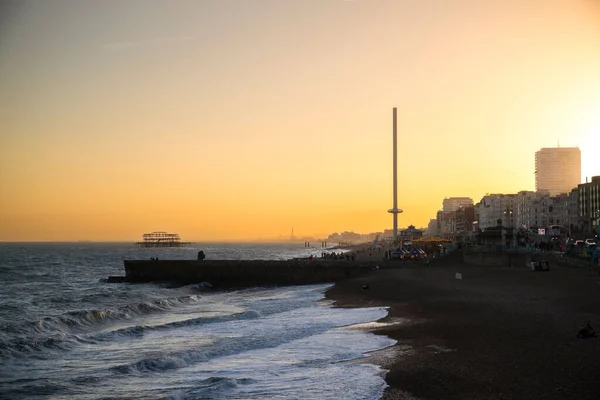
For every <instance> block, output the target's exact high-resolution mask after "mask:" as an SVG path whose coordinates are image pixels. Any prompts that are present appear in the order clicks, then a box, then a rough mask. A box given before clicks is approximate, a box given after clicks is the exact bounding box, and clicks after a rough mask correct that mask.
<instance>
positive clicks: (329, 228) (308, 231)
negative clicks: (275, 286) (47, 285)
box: [0, 0, 600, 241]
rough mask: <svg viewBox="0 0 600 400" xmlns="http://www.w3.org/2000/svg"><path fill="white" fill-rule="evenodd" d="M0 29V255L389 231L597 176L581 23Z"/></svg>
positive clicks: (280, 18) (288, 10)
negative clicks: (108, 244) (548, 176)
mask: <svg viewBox="0 0 600 400" xmlns="http://www.w3.org/2000/svg"><path fill="white" fill-rule="evenodd" d="M6 4H7V6H4V7H0V241H29V240H32V241H37V240H40V241H46V240H49V241H63V240H64V241H70V240H108V241H113V240H114V241H120V240H124V241H135V240H139V239H140V238H141V235H142V233H144V232H150V231H155V230H162V231H169V232H177V233H180V234H181V236H182V237H183V239H184V240H191V241H207V240H242V239H244V240H246V239H248V240H256V239H272V238H277V237H278V236H279V235H284V236H289V234H290V233H291V229H292V227H293V228H294V232H295V234H296V235H317V236H324V235H327V234H329V233H332V232H340V231H344V230H353V231H355V232H360V233H368V232H374V231H382V230H384V229H389V228H391V225H392V218H391V215H390V214H388V213H387V212H386V210H387V209H388V208H391V206H392V186H391V183H392V170H391V166H392V149H391V142H392V134H391V133H392V131H391V129H392V108H393V107H398V116H399V161H398V168H399V201H398V205H399V207H400V208H403V209H404V213H403V214H401V215H400V218H399V225H400V226H406V225H408V224H415V225H417V226H423V225H426V224H427V222H428V221H429V219H430V218H434V217H435V213H436V211H437V210H438V209H439V208H440V207H441V203H442V200H443V198H444V197H451V196H470V197H472V198H473V199H474V200H475V201H476V202H477V201H478V200H479V199H480V198H481V197H482V196H483V195H484V194H485V193H498V192H504V193H515V192H517V191H519V190H533V189H534V175H533V164H534V153H535V151H537V150H539V149H540V148H542V147H554V146H556V144H557V143H558V142H560V145H561V146H577V145H578V146H579V147H580V148H581V151H582V164H583V165H582V181H583V180H585V177H586V176H592V175H600V155H599V154H598V152H599V151H600V150H599V149H600V139H599V138H600V73H598V71H600V1H596V0H560V1H559V0H539V1H537V0H528V1H520V0H519V1H517V0H489V1H478V0H454V1H452V2H447V1H442V0H430V1H420V0H418V1H417V0H354V1H350V0H347V1H344V0H302V1H299V0H298V1H293V0H290V1H279V0H248V1H243V2H242V1H236V0H210V1H208V0H198V1H195V0H194V1H191V0H190V1H179V2H177V4H176V7H175V6H174V3H172V2H168V1H155V0H144V1H142V0H131V1H128V2H125V3H123V2H117V1H102V2H93V3H92V2H79V1H61V0H48V1H44V2H41V1H40V2H31V3H22V2H7V3H6Z"/></svg>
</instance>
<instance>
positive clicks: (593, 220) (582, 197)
mask: <svg viewBox="0 0 600 400" xmlns="http://www.w3.org/2000/svg"><path fill="white" fill-rule="evenodd" d="M577 189H578V191H579V222H580V225H581V228H582V230H583V231H584V232H590V233H594V234H597V232H598V225H599V224H600V175H599V176H594V177H592V181H591V182H586V183H582V184H580V185H578V187H577Z"/></svg>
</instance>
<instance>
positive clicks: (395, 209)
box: [388, 107, 402, 240]
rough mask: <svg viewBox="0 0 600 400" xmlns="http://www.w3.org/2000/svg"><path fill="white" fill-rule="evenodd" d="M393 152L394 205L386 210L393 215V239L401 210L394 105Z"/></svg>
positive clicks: (396, 234) (396, 236)
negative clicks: (399, 205) (399, 204)
mask: <svg viewBox="0 0 600 400" xmlns="http://www.w3.org/2000/svg"><path fill="white" fill-rule="evenodd" d="M393 114H394V117H393V121H394V122H393V124H394V127H393V138H394V140H393V143H394V144H393V147H394V149H393V152H394V157H393V159H394V166H393V170H392V171H393V178H392V179H393V181H394V207H393V208H390V209H389V210H388V212H389V213H390V214H392V215H393V216H394V240H395V239H397V238H398V214H400V213H401V212H402V210H401V209H399V208H398V149H397V138H396V135H397V132H396V130H397V122H396V107H394V111H393Z"/></svg>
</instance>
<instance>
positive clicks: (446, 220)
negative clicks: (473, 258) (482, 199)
mask: <svg viewBox="0 0 600 400" xmlns="http://www.w3.org/2000/svg"><path fill="white" fill-rule="evenodd" d="M474 220H475V210H474V206H473V199H471V198H470V197H450V198H445V199H444V200H443V201H442V209H441V210H439V211H438V212H437V215H436V219H435V220H431V221H430V222H429V226H428V228H427V232H428V234H429V235H432V233H435V235H438V236H441V237H443V238H447V239H457V238H461V239H464V238H466V237H467V236H469V235H470V234H471V233H472V231H473V221H474Z"/></svg>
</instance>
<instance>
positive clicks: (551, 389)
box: [327, 255, 600, 400]
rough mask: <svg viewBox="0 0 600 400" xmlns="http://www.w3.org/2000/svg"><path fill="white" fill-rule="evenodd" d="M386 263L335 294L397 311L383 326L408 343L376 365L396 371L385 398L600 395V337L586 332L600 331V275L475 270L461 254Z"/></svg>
mask: <svg viewBox="0 0 600 400" xmlns="http://www.w3.org/2000/svg"><path fill="white" fill-rule="evenodd" d="M372 256H373V255H372ZM374 261H375V260H374ZM380 265H382V267H383V268H382V269H380V270H378V271H374V272H372V273H371V274H370V275H369V276H368V277H365V278H357V279H351V280H346V281H343V282H340V283H337V284H336V285H335V286H333V287H332V288H331V289H330V290H329V291H328V292H327V297H328V298H329V299H331V300H334V301H335V302H336V305H337V306H340V307H366V306H388V307H389V315H388V317H386V318H385V319H384V320H382V321H381V322H384V323H388V325H382V326H380V327H378V328H376V329H374V330H373V331H374V332H375V333H378V334H384V335H387V336H389V337H391V338H393V339H395V340H397V341H398V343H397V345H395V346H393V347H392V348H390V349H386V350H385V351H384V352H378V353H377V354H376V355H375V356H373V357H372V358H371V359H370V360H369V361H368V362H372V363H377V364H380V365H381V366H382V367H383V368H385V369H387V370H388V371H389V372H388V373H387V375H386V381H387V383H388V385H389V388H388V389H387V390H386V392H385V394H384V396H383V399H384V400H387V399H600V338H591V339H578V338H577V333H578V331H579V329H581V328H582V327H583V326H584V324H585V321H590V322H591V325H592V327H594V328H595V329H596V330H597V332H598V333H600V276H599V275H598V272H596V271H589V270H577V269H573V268H566V267H558V266H556V265H551V271H549V272H534V271H531V270H530V269H527V268H525V267H518V268H517V267H513V268H509V267H505V268H502V267H477V266H468V265H465V264H463V263H461V262H460V259H459V257H457V256H455V255H450V256H448V257H447V258H445V259H441V260H437V261H436V262H435V263H432V264H430V265H425V264H417V263H415V264H413V265H411V264H410V263H409V264H402V266H400V265H401V264H398V263H395V262H384V263H382V264H380ZM390 265H398V267H393V268H388V267H389V266H390ZM407 265H408V266H407ZM456 272H461V273H462V276H463V279H462V280H461V281H457V280H456V279H455V273H456ZM457 283H458V287H457ZM364 284H367V285H368V286H369V288H368V289H362V286H363V285H364Z"/></svg>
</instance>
